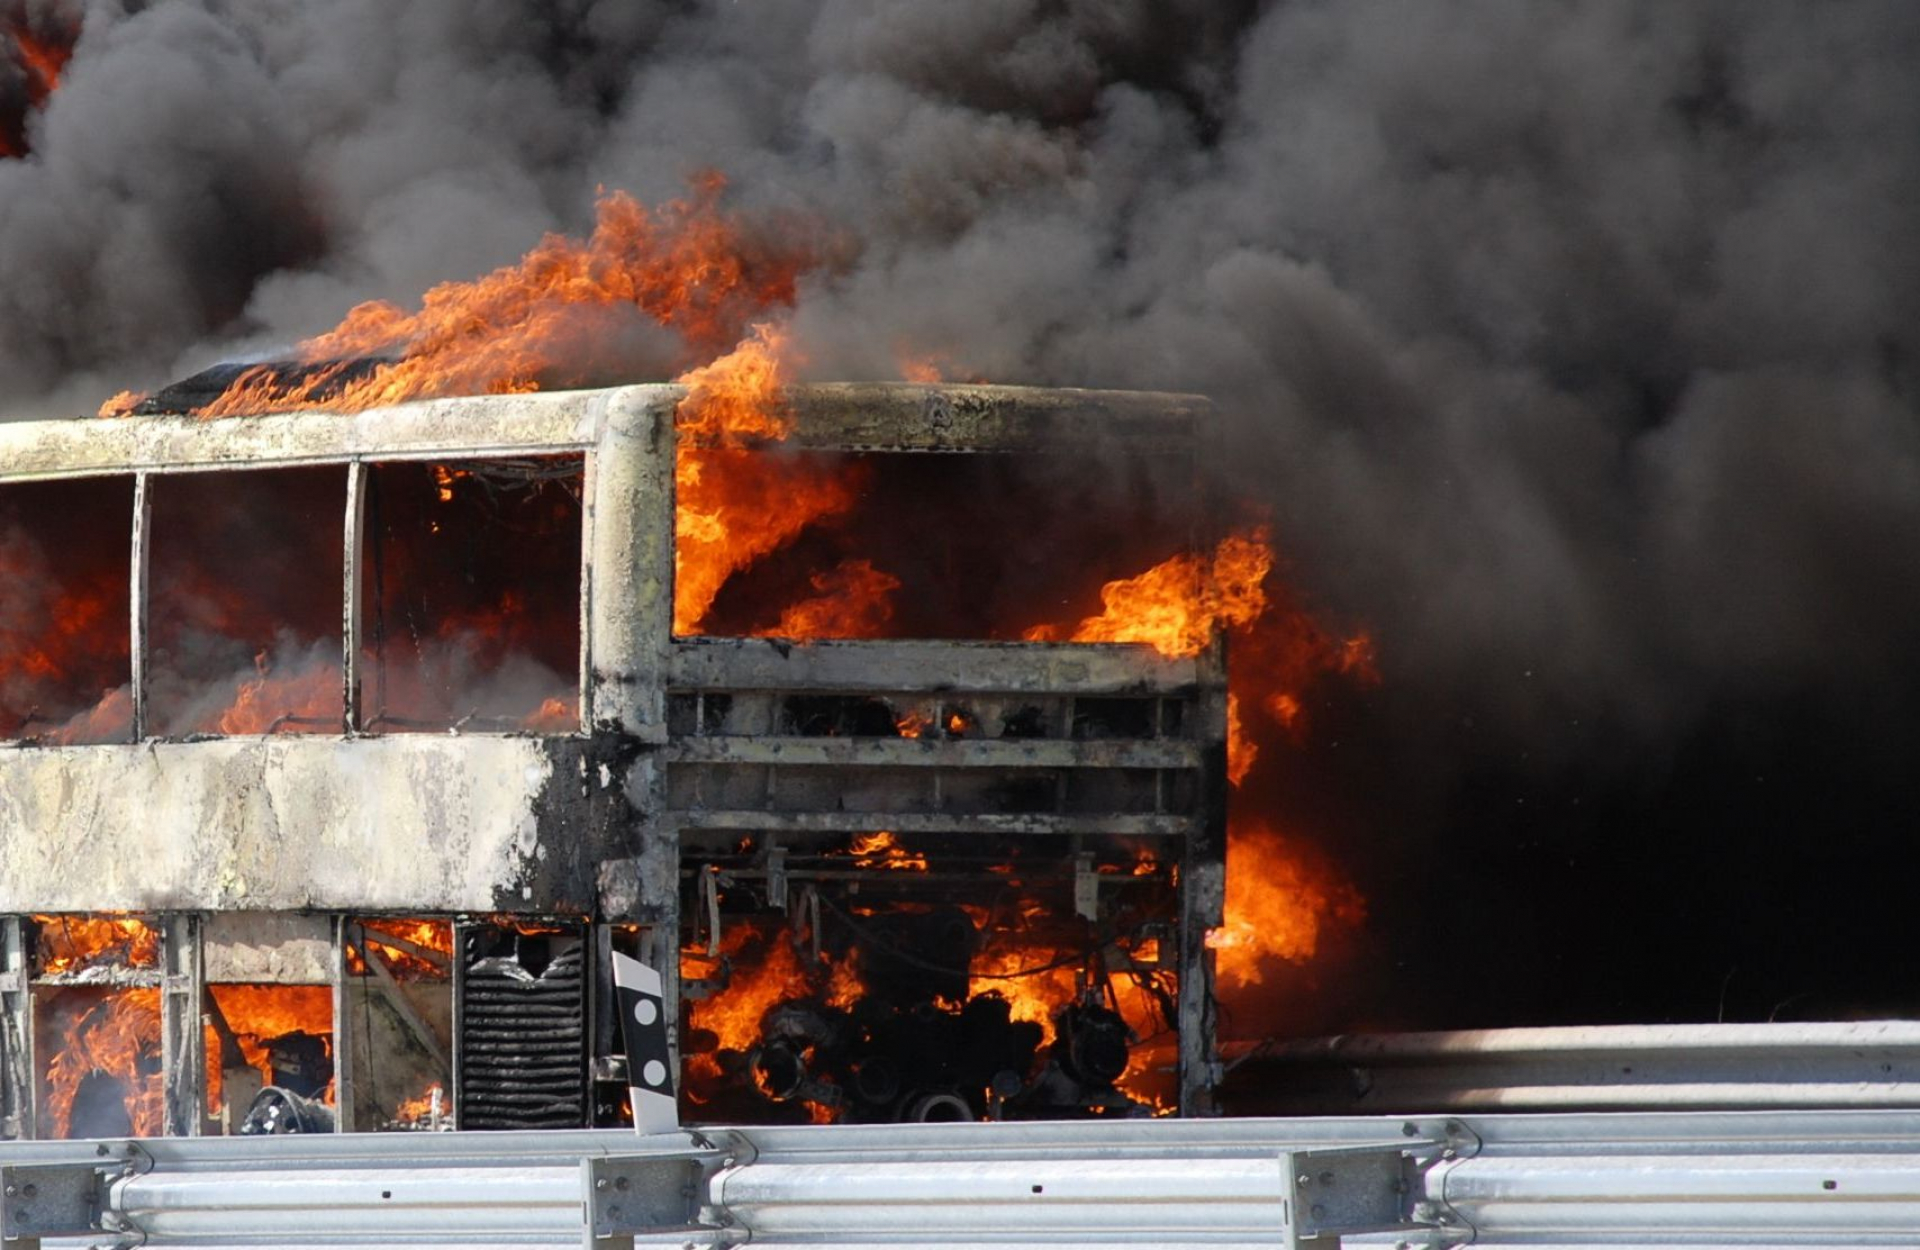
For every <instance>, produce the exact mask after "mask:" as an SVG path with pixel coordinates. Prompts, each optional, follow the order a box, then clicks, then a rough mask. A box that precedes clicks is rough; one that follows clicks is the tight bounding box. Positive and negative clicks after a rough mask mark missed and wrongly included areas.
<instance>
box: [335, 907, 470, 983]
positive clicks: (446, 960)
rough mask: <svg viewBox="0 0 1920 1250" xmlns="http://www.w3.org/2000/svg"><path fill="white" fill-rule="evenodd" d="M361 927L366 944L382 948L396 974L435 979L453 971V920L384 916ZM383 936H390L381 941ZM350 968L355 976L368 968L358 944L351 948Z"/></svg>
mask: <svg viewBox="0 0 1920 1250" xmlns="http://www.w3.org/2000/svg"><path fill="white" fill-rule="evenodd" d="M361 928H362V929H364V930H365V933H366V939H365V940H366V944H367V945H368V946H377V947H379V948H380V955H381V957H382V958H383V959H384V960H385V961H386V964H387V966H388V967H389V968H391V969H392V970H393V972H394V973H395V974H396V975H398V976H402V977H408V978H412V979H414V980H432V981H444V980H446V979H447V978H448V977H449V976H451V975H452V972H451V966H452V959H453V925H452V923H451V922H449V921H445V920H405V919H393V918H382V919H378V920H367V921H364V922H362V923H361ZM383 938H385V939H387V940H385V941H382V940H381V939H383ZM422 952H426V954H422ZM429 956H439V958H437V959H436V958H430V957H429ZM347 971H349V972H351V973H352V974H354V975H355V976H361V975H364V974H365V973H366V971H367V963H366V960H365V958H364V957H362V955H361V954H360V951H359V950H358V949H357V948H355V947H349V948H348V951H347Z"/></svg>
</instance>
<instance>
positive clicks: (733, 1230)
mask: <svg viewBox="0 0 1920 1250" xmlns="http://www.w3.org/2000/svg"><path fill="white" fill-rule="evenodd" d="M0 1174H3V1175H0V1183H3V1184H4V1187H5V1204H4V1207H0V1215H3V1218H4V1231H5V1237H6V1238H7V1242H6V1244H7V1245H9V1246H19V1247H29V1246H34V1245H36V1244H45V1245H101V1246H133V1245H151V1246H222V1247H232V1246H344V1245H358V1246H366V1245H461V1246H469V1247H478V1246H510V1245H511V1246H537V1245H548V1246H587V1247H609V1248H611V1247H622V1246H627V1245H643V1244H644V1245H652V1244H659V1245H674V1246H681V1247H687V1246H693V1247H721V1246H733V1245H741V1244H747V1243H750V1244H752V1245H753V1246H756V1247H770V1246H773V1247H787V1246H791V1247H799V1246H812V1247H820V1246H856V1245H890V1246H899V1245H913V1246H942V1247H948V1248H950V1250H959V1248H960V1247H987V1246H995V1247H1003V1248H1004V1247H1008V1246H1041V1245H1045V1246H1064V1245H1124V1246H1130V1247H1166V1248H1168V1250H1171V1248H1172V1247H1175V1246H1182V1247H1186V1246H1197V1245H1207V1246H1245V1247H1251V1246H1267V1247H1288V1248H1294V1247H1304V1246H1317V1247H1322V1248H1323V1250H1326V1248H1330V1247H1332V1246H1335V1245H1337V1244H1340V1243H1341V1242H1342V1241H1346V1242H1362V1241H1364V1242H1376V1241H1378V1242H1384V1243H1385V1244H1389V1245H1403V1246H1408V1247H1411V1246H1431V1247H1441V1246H1455V1245H1465V1244H1473V1245H1476V1246H1521V1245H1524V1246H1534V1247H1539V1246H1556V1247H1568V1248H1571V1247H1575V1246H1592V1247H1597V1246H1614V1245H1642V1246H1644V1245H1662V1246H1747V1247H1755V1246H1768V1247H1784V1246H1841V1245H1848V1246H1862V1245H1912V1244H1915V1243H1916V1242H1917V1241H1920V1114H1916V1113H1913V1112H1906V1111H1793V1112H1723V1113H1690V1114H1674V1113H1611V1114H1600V1115H1489V1116H1478V1117H1465V1118H1456V1119H1447V1118H1433V1117H1418V1116H1416V1117H1413V1118H1407V1119H1402V1118H1400V1117H1388V1118H1379V1117H1370V1118H1330V1119H1298V1120H1231V1119H1229V1120H1184V1121H1177V1120H1127V1121H1117V1122H1082V1123H1074V1124H1060V1123H1045V1124H1040V1123H1035V1124H943V1125H872V1126H856V1127H830V1128H811V1127H806V1128H738V1129H705V1130H700V1131H698V1132H693V1133H680V1134H672V1135H665V1136H655V1137H636V1136H634V1135H632V1134H629V1133H621V1132H606V1131H600V1132H564V1133H511V1134H482V1133H471V1134H387V1135H356V1134H341V1135H332V1136H311V1137H279V1138H252V1139H239V1138H223V1139H212V1138H201V1139H154V1140H147V1141H140V1142H100V1143H93V1142H65V1143H58V1142H42V1143H29V1142H17V1143H5V1144H0ZM43 1238H44V1242H42V1241H40V1240H39V1239H43Z"/></svg>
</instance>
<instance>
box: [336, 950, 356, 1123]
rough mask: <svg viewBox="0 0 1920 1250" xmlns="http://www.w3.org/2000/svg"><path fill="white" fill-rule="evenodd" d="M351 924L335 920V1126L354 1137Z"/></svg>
mask: <svg viewBox="0 0 1920 1250" xmlns="http://www.w3.org/2000/svg"><path fill="white" fill-rule="evenodd" d="M348 926H349V921H348V919H347V917H345V916H335V917H334V918H333V1103H334V1106H333V1122H334V1125H335V1127H336V1128H338V1129H339V1131H340V1132H342V1133H351V1132H353V1129H354V1124H353V1099H354V1074H353V1000H352V998H351V997H349V994H348V990H349V988H350V987H351V985H352V984H353V982H352V979H351V977H350V976H349V974H348V972H347V947H348V945H349V942H350V937H349V934H348Z"/></svg>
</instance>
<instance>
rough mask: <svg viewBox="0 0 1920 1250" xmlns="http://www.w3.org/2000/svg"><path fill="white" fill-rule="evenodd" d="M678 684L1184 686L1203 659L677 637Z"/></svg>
mask: <svg viewBox="0 0 1920 1250" xmlns="http://www.w3.org/2000/svg"><path fill="white" fill-rule="evenodd" d="M666 659H667V684H668V685H669V686H670V687H672V688H673V689H675V690H688V691H694V690H702V691H707V690H713V691H724V690H795V691H803V690H823V691H844V692H847V693H900V692H914V693H915V694H917V695H919V696H921V697H926V696H936V695H945V694H962V693H966V694H1033V695H1042V694H1057V695H1140V696H1150V695H1186V694H1190V693H1192V692H1193V691H1194V690H1195V689H1196V687H1197V686H1198V685H1199V683H1200V681H1201V679H1202V678H1201V674H1202V665H1201V663H1200V661H1199V660H1197V659H1188V658H1178V659H1170V658H1168V657H1166V656H1163V655H1161V654H1159V653H1158V652H1156V651H1155V650H1153V648H1151V647H1147V646H1141V645H1137V644H1133V643H1052V642H974V641H953V642H926V641H907V640H902V641H892V640H888V641H843V642H809V643H795V642H790V641H786V640H784V639H777V638H680V639H676V640H675V641H674V645H673V648H672V650H671V652H670V653H669V654H668V655H667V657H666Z"/></svg>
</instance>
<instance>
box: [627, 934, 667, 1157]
mask: <svg viewBox="0 0 1920 1250" xmlns="http://www.w3.org/2000/svg"><path fill="white" fill-rule="evenodd" d="M613 984H614V993H615V995H616V997H617V998H618V999H619V1002H620V1035H621V1036H622V1037H624V1038H625V1039H626V1042H627V1087H628V1090H629V1091H630V1092H631V1094H632V1096H633V1127H634V1131H635V1132H638V1133H641V1134H643V1135H644V1134H648V1133H671V1132H674V1131H676V1130H678V1129H679V1127H680V1104H679V1101H678V1099H676V1098H675V1096H674V1091H673V1053H672V1051H671V1049H670V1048H669V1046H668V1044H667V1016H666V1010H665V1002H664V1001H663V998H662V993H661V982H660V973H659V972H658V971H657V970H655V969H653V968H649V967H647V965H645V964H643V963H641V962H640V961H639V960H637V959H634V958H632V957H630V956H627V955H622V954H621V953H620V952H618V951H615V952H613Z"/></svg>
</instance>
